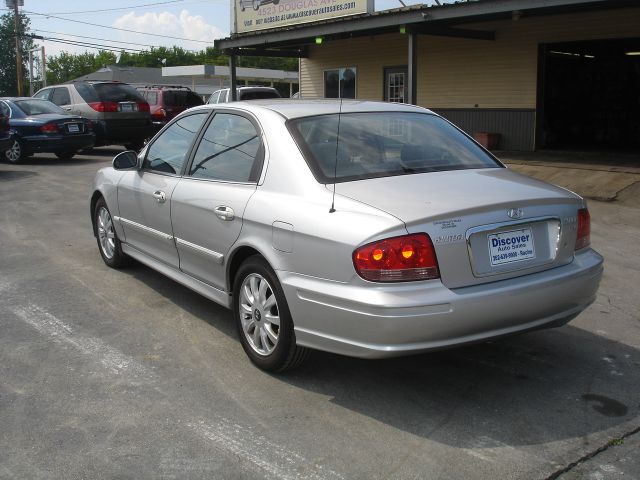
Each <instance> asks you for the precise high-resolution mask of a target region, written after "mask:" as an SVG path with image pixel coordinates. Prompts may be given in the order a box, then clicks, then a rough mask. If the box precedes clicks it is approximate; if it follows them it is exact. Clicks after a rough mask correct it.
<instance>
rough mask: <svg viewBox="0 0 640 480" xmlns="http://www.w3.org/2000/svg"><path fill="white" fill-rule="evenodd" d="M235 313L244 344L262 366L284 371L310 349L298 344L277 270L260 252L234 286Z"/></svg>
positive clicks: (245, 268) (296, 362) (248, 354)
mask: <svg viewBox="0 0 640 480" xmlns="http://www.w3.org/2000/svg"><path fill="white" fill-rule="evenodd" d="M233 315H234V318H235V321H236V327H237V329H238V335H239V336H240V342H241V343H242V348H243V349H244V351H245V353H246V354H247V356H248V357H249V359H250V360H251V361H252V362H253V363H254V364H255V365H256V366H257V367H259V368H261V369H263V370H267V371H273V372H282V371H284V370H289V369H292V368H295V367H297V366H298V365H300V364H301V363H302V362H303V361H304V359H305V358H306V357H307V356H308V353H309V350H308V349H306V348H305V347H300V346H298V345H296V336H295V333H294V330H293V320H292V318H291V313H290V312H289V306H288V305H287V300H286V298H285V296H284V292H283V291H282V287H281V286H280V282H279V281H278V278H277V277H276V274H275V273H274V271H273V270H272V269H271V267H270V266H269V264H268V263H267V262H266V261H265V260H264V259H263V258H262V257H260V256H257V255H256V256H253V257H250V258H248V259H247V260H245V262H244V263H243V264H242V265H241V266H240V269H239V270H238V274H237V275H236V278H235V281H234V287H233Z"/></svg>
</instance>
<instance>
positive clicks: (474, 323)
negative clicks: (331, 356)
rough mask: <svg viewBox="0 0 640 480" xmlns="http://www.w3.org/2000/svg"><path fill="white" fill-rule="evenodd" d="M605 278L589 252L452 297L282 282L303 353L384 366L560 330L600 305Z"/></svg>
mask: <svg viewBox="0 0 640 480" xmlns="http://www.w3.org/2000/svg"><path fill="white" fill-rule="evenodd" d="M602 272H603V259H602V257H601V256H600V255H599V254H598V253H596V252H595V251H593V250H591V249H588V250H586V251H583V252H580V253H578V254H576V255H575V258H574V260H573V262H571V263H570V264H568V265H564V266H562V267H557V268H554V269H550V270H546V271H544V272H539V273H535V274H530V275H525V276H522V277H519V278H514V279H509V280H503V281H498V282H493V283H489V284H483V285H477V286H472V287H464V288H457V289H454V290H451V289H448V288H446V287H445V286H444V285H443V284H442V283H441V282H440V281H439V280H438V281H427V282H409V283H404V284H394V285H390V284H367V285H364V284H361V285H346V284H343V283H337V282H330V281H327V280H322V279H317V278H312V277H305V276H301V275H297V274H292V273H288V272H278V275H279V276H280V278H281V280H282V285H283V288H284V290H285V295H286V297H287V301H288V303H289V308H290V310H291V313H292V315H293V318H294V322H295V324H296V327H295V332H296V340H297V342H298V343H299V344H300V345H304V346H307V347H311V348H317V349H319V350H326V351H330V352H334V353H339V354H343V355H349V356H355V357H363V358H383V357H390V356H398V355H407V354H413V353H419V352H423V351H428V350H435V349H441V348H447V347H451V346H455V345H461V344H466V343H473V342H479V341H483V340H488V339H491V338H495V337H500V336H504V335H511V334H515V333H520V332H525V331H528V330H535V329H540V328H549V327H554V326H559V325H563V324H565V323H567V322H568V321H570V320H571V319H572V318H574V317H575V316H577V315H578V314H579V313H580V312H581V311H583V310H584V309H585V308H586V307H587V306H589V305H590V304H591V303H592V302H593V301H594V300H595V297H596V292H597V290H598V285H599V283H600V279H601V277H602Z"/></svg>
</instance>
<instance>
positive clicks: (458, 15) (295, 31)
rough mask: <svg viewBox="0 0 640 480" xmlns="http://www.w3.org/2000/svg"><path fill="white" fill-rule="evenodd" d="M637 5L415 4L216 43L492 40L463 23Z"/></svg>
mask: <svg viewBox="0 0 640 480" xmlns="http://www.w3.org/2000/svg"><path fill="white" fill-rule="evenodd" d="M630 5H637V0H475V1H473V0H471V1H466V2H458V3H453V4H445V5H439V6H438V5H435V6H427V5H413V6H409V7H403V8H396V9H391V10H383V11H380V12H373V13H368V14H361V15H353V16H349V17H338V18H332V19H328V20H323V21H318V22H312V23H305V24H300V25H293V26H287V27H280V28H277V29H270V30H260V31H254V32H249V33H243V34H235V35H232V36H230V37H229V38H224V39H220V40H216V42H215V46H216V48H219V49H221V50H223V51H225V52H226V53H229V54H232V55H241V56H242V55H252V56H253V55H262V56H289V57H306V56H307V47H308V46H309V45H313V44H314V43H315V39H316V37H323V39H325V40H331V39H339V38H349V37H358V36H369V35H379V34H383V33H390V32H398V31H399V30H400V28H401V27H405V29H406V30H407V31H408V32H413V33H416V34H424V35H438V36H442V35H444V36H455V37H463V38H476V39H481V40H492V39H493V38H494V35H495V34H494V32H493V31H485V30H479V29H469V28H464V27H461V25H464V24H469V23H477V22H483V21H490V20H500V19H509V18H520V17H528V16H538V15H551V14H560V13H572V12H580V11H588V10H594V9H611V8H619V7H625V6H630Z"/></svg>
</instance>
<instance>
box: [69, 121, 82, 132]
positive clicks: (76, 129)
mask: <svg viewBox="0 0 640 480" xmlns="http://www.w3.org/2000/svg"><path fill="white" fill-rule="evenodd" d="M67 132H69V133H80V125H79V124H77V123H67Z"/></svg>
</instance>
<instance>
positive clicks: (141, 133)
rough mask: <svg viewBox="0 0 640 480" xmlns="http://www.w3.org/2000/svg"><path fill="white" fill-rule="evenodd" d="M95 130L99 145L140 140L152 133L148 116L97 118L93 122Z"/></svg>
mask: <svg viewBox="0 0 640 480" xmlns="http://www.w3.org/2000/svg"><path fill="white" fill-rule="evenodd" d="M95 131H96V136H97V140H96V143H97V144H99V145H105V144H112V143H130V142H142V141H143V140H145V139H146V138H149V137H150V136H151V135H152V134H153V131H154V130H153V127H152V125H151V120H150V119H149V118H133V119H124V120H99V121H97V122H96V123H95Z"/></svg>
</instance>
